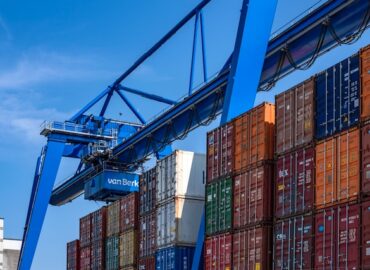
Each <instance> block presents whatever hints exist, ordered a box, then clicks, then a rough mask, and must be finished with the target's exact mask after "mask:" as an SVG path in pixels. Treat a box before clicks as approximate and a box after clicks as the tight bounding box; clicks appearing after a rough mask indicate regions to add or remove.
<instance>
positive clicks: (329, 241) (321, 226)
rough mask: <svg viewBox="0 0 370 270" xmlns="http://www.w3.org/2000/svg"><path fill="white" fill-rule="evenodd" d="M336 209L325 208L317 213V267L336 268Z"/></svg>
mask: <svg viewBox="0 0 370 270" xmlns="http://www.w3.org/2000/svg"><path fill="white" fill-rule="evenodd" d="M336 222H337V220H336V211H335V210H333V209H328V210H323V212H320V213H318V214H317V215H316V221H315V223H316V234H315V269H336V268H335V267H334V266H335V259H336V253H335V249H336V243H337V238H336V236H337V231H336V226H335V225H336Z"/></svg>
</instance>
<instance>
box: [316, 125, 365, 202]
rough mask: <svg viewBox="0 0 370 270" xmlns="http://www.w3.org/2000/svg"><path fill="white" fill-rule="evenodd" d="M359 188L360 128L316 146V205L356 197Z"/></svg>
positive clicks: (345, 132)
mask: <svg viewBox="0 0 370 270" xmlns="http://www.w3.org/2000/svg"><path fill="white" fill-rule="evenodd" d="M359 191H360V131H359V129H355V130H352V131H344V132H342V133H341V134H339V135H338V136H335V137H333V138H331V139H328V140H326V141H324V142H321V143H319V144H317V146H316V207H317V208H322V207H327V206H330V205H331V204H335V203H338V202H345V201H348V200H352V199H356V198H357V196H358V195H359Z"/></svg>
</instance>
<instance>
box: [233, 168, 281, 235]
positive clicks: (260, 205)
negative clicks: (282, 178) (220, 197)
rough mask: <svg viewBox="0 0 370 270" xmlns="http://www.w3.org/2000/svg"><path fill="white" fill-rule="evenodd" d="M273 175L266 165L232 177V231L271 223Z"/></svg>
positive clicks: (271, 169)
mask: <svg viewBox="0 0 370 270" xmlns="http://www.w3.org/2000/svg"><path fill="white" fill-rule="evenodd" d="M273 173H274V172H273V166H272V165H269V164H266V165H262V166H259V167H256V168H253V169H250V170H248V171H246V172H244V173H242V174H239V175H237V176H235V177H234V190H233V198H234V207H233V209H234V220H233V223H234V229H236V228H242V227H245V226H248V225H252V224H258V223H260V222H263V221H272V212H273V211H272V188H273Z"/></svg>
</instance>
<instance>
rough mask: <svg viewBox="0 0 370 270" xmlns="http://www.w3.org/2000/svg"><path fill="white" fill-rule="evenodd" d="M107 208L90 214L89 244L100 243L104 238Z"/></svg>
mask: <svg viewBox="0 0 370 270" xmlns="http://www.w3.org/2000/svg"><path fill="white" fill-rule="evenodd" d="M106 224H107V208H106V207H102V208H101V209H99V210H97V211H95V212H92V213H91V242H95V241H102V240H103V239H104V238H105V237H106Z"/></svg>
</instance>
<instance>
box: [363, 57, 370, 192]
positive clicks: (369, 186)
mask: <svg viewBox="0 0 370 270" xmlns="http://www.w3.org/2000/svg"><path fill="white" fill-rule="evenodd" d="M369 52H370V50H369ZM369 81H370V80H369ZM369 97H370V95H369ZM369 102H370V99H369ZM369 116H370V111H369ZM361 164H362V191H363V192H364V193H365V194H369V193H370V124H368V125H366V126H364V127H363V128H362V163H361Z"/></svg>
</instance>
